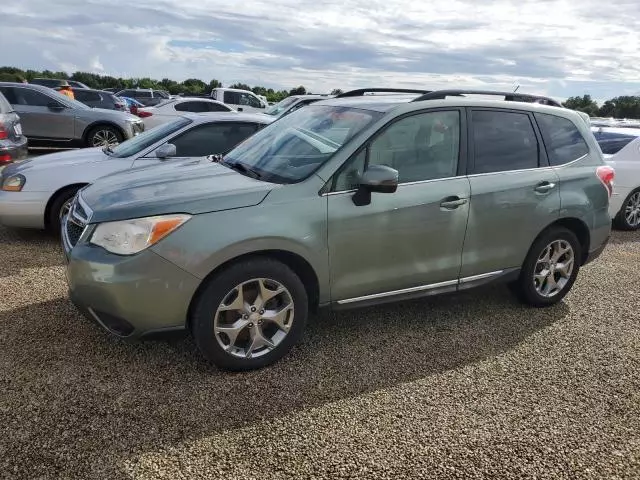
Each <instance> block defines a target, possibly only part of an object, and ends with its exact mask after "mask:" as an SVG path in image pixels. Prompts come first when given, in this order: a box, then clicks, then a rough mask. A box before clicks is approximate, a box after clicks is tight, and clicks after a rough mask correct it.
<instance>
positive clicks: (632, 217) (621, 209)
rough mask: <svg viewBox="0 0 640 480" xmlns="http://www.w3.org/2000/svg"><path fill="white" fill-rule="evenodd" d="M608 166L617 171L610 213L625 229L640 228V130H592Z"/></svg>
mask: <svg viewBox="0 0 640 480" xmlns="http://www.w3.org/2000/svg"><path fill="white" fill-rule="evenodd" d="M591 130H592V131H593V135H594V136H595V137H596V140H597V141H598V144H599V145H600V149H601V150H602V153H603V155H604V159H605V161H606V162H607V164H609V165H611V166H612V167H613V168H614V169H615V171H616V177H615V180H614V189H613V195H612V196H611V201H610V206H609V213H610V215H611V218H613V219H614V224H615V226H616V227H617V228H620V229H622V230H638V229H640V128H629V127H592V129H591Z"/></svg>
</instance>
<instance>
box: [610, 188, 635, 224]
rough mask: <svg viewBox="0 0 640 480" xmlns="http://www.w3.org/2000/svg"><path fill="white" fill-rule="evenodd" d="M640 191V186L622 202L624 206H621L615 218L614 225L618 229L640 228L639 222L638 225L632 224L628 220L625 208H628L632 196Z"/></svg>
mask: <svg viewBox="0 0 640 480" xmlns="http://www.w3.org/2000/svg"><path fill="white" fill-rule="evenodd" d="M639 192H640V188H636V189H635V190H634V191H632V192H631V193H630V194H629V195H627V198H625V199H624V203H623V204H622V207H620V211H619V212H618V214H617V215H616V216H615V218H614V219H613V225H614V226H615V227H616V228H617V229H619V230H627V231H634V230H640V223H638V225H631V224H630V223H629V222H628V221H627V217H626V215H625V209H626V208H627V204H628V203H629V201H630V200H631V197H632V196H633V195H635V194H637V193H639Z"/></svg>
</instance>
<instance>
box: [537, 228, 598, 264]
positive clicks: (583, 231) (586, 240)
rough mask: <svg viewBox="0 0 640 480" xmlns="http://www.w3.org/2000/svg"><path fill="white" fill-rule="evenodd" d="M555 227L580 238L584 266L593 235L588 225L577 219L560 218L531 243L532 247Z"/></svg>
mask: <svg viewBox="0 0 640 480" xmlns="http://www.w3.org/2000/svg"><path fill="white" fill-rule="evenodd" d="M554 227H564V228H566V229H567V230H570V231H571V232H573V234H574V235H575V236H576V237H577V238H578V242H580V248H581V252H580V254H581V259H580V265H583V264H584V263H585V262H586V260H587V257H588V256H589V247H590V245H591V233H590V232H589V227H588V226H587V224H586V223H585V222H584V221H583V220H581V219H579V218H577V217H564V218H559V219H557V220H555V221H554V222H552V223H550V224H549V225H547V226H546V227H545V228H543V229H542V230H541V231H540V233H539V234H538V235H537V236H536V238H535V239H534V240H533V242H531V246H533V244H534V243H535V242H536V240H538V238H540V237H541V236H542V235H544V234H545V233H546V232H548V231H549V230H550V229H552V228H554ZM530 249H531V247H530V248H529V250H530ZM527 255H528V252H527Z"/></svg>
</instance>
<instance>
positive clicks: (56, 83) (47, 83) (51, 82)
mask: <svg viewBox="0 0 640 480" xmlns="http://www.w3.org/2000/svg"><path fill="white" fill-rule="evenodd" d="M64 82H67V83H69V85H71V87H72V88H89V87H87V86H86V85H85V84H84V83H82V82H76V81H75V80H61V79H59V78H34V79H33V80H31V81H30V82H29V83H33V84H34V85H42V86H43V87H49V88H54V89H57V88H58V87H61V86H62V84H63V83H64Z"/></svg>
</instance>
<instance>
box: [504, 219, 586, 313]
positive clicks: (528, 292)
mask: <svg viewBox="0 0 640 480" xmlns="http://www.w3.org/2000/svg"><path fill="white" fill-rule="evenodd" d="M581 255H582V253H581V247H580V242H579V241H578V239H577V238H576V236H575V234H574V233H573V232H572V231H571V230H568V229H566V228H563V227H552V228H550V229H549V230H547V231H546V232H545V233H543V234H542V235H541V236H540V237H538V239H536V241H535V242H534V243H533V245H532V246H531V249H530V250H529V253H528V255H527V258H526V259H525V261H524V264H523V265H522V270H521V271H520V277H519V279H518V280H517V281H516V282H515V283H514V284H513V285H512V287H513V290H514V291H515V293H516V295H517V296H518V298H519V299H520V300H521V301H523V302H524V303H527V304H529V305H531V306H534V307H547V306H550V305H554V304H556V303H558V302H559V301H560V300H562V299H563V298H564V296H565V295H566V294H567V293H569V290H571V287H572V286H573V283H574V282H575V281H576V277H577V276H578V270H580V263H581V262H580V259H581V258H582V256H581Z"/></svg>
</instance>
